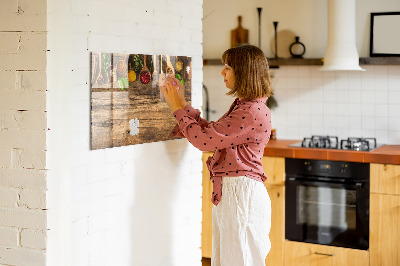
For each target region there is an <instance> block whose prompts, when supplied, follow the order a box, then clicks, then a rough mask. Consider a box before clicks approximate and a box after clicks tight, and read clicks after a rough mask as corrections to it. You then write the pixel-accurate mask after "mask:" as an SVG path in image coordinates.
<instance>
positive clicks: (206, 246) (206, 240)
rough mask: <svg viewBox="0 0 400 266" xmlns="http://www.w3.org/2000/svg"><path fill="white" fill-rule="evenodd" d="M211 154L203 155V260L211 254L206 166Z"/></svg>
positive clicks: (210, 192)
mask: <svg viewBox="0 0 400 266" xmlns="http://www.w3.org/2000/svg"><path fill="white" fill-rule="evenodd" d="M212 155H213V153H212V152H204V153H203V158H202V159H203V195H202V214H203V215H202V223H201V229H202V230H201V253H202V257H204V258H211V252H212V206H213V204H212V202H211V195H212V189H213V188H212V183H211V181H210V173H209V172H208V168H207V165H206V161H207V159H208V157H209V156H212Z"/></svg>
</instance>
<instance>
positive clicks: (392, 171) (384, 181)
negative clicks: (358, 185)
mask: <svg viewBox="0 0 400 266" xmlns="http://www.w3.org/2000/svg"><path fill="white" fill-rule="evenodd" d="M370 170H371V174H370V178H371V193H384V194H392V195H400V165H393V164H375V163H371V165H370Z"/></svg>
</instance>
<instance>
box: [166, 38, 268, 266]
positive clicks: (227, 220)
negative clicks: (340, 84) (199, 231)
mask: <svg viewBox="0 0 400 266" xmlns="http://www.w3.org/2000/svg"><path fill="white" fill-rule="evenodd" d="M222 62H223V63H224V64H225V66H224V68H223V69H222V71H221V75H222V76H223V78H224V82H225V86H226V87H227V88H228V89H229V91H228V93H227V95H233V96H236V97H237V98H236V99H235V101H234V102H233V103H232V105H231V107H230V108H229V110H228V112H227V113H225V114H224V115H223V116H222V117H221V118H220V119H219V120H218V121H216V122H207V121H206V120H204V119H202V118H201V117H200V111H199V110H195V109H194V108H193V107H191V106H190V105H188V104H187V103H186V101H185V99H184V95H183V91H184V90H183V86H182V84H181V83H180V82H179V81H178V80H177V79H175V78H171V77H169V78H168V81H167V82H166V84H165V85H164V87H163V88H162V91H163V93H164V95H165V99H166V102H167V104H168V106H169V107H170V109H171V110H172V112H173V115H174V116H175V118H176V120H177V121H178V124H177V126H176V127H175V129H174V130H173V131H172V133H171V134H172V136H177V137H178V136H179V137H183V136H184V137H186V138H187V139H188V140H189V142H190V143H191V144H192V145H193V146H195V147H196V148H198V149H200V150H202V151H214V156H213V157H210V158H208V160H207V166H208V169H209V171H210V176H211V180H212V182H213V194H212V199H211V201H212V202H213V204H214V206H213V214H212V217H213V218H212V220H213V251H212V258H211V261H212V265H215V266H217V265H222V266H235V265H238V266H239V265H246V266H251V265H257V266H258V265H265V257H266V256H267V254H268V252H269V250H270V246H271V245H270V241H269V236H268V235H269V231H270V225H271V202H270V199H269V196H268V193H267V190H266V188H265V186H264V184H263V182H264V181H265V180H266V178H267V177H266V175H265V173H264V170H263V167H262V164H261V158H262V157H263V152H264V148H265V146H266V145H267V143H268V140H269V137H270V130H271V116H270V110H269V109H268V107H267V106H266V100H267V98H268V97H269V96H270V95H272V89H271V82H270V75H269V68H268V62H267V59H266V57H265V56H264V53H263V52H262V51H261V50H260V49H259V48H257V47H255V46H252V45H243V46H239V47H235V48H231V49H228V50H227V51H225V52H224V53H223V55H222Z"/></svg>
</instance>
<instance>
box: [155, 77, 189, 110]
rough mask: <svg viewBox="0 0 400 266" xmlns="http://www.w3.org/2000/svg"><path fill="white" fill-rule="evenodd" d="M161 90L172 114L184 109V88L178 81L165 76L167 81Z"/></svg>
mask: <svg viewBox="0 0 400 266" xmlns="http://www.w3.org/2000/svg"><path fill="white" fill-rule="evenodd" d="M161 90H162V92H163V93H164V97H165V101H166V102H167V104H168V106H169V108H170V109H171V111H172V112H175V111H176V110H178V109H184V108H185V107H186V105H187V103H186V100H185V87H184V86H183V85H182V83H181V82H180V81H179V80H178V79H176V78H174V77H171V76H167V80H166V82H165V84H164V86H163V87H161Z"/></svg>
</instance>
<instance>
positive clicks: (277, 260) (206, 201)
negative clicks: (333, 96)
mask: <svg viewBox="0 0 400 266" xmlns="http://www.w3.org/2000/svg"><path fill="white" fill-rule="evenodd" d="M209 156H212V153H211V152H205V153H203V196H202V201H203V207H202V212H203V217H202V237H201V247H202V248H201V250H202V256H203V257H205V258H211V253H212V203H211V195H212V183H211V182H210V175H209V172H208V169H207V166H206V161H207V158H208V157H209ZM262 164H263V166H264V171H265V173H266V175H267V176H268V179H267V181H266V182H265V187H266V188H267V190H268V194H269V196H270V199H271V205H272V221H271V232H270V235H269V237H270V240H271V245H272V247H271V250H270V252H269V254H268V256H267V258H266V265H267V266H279V265H283V250H284V248H283V243H284V232H285V231H284V230H285V222H284V218H285V194H284V193H285V187H284V184H285V158H283V157H269V156H268V157H263V159H262Z"/></svg>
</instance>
